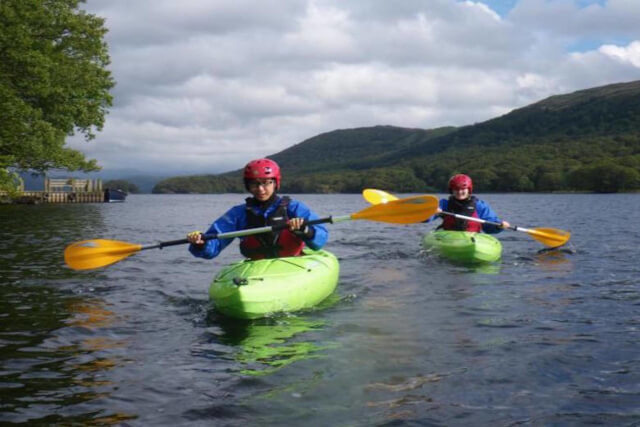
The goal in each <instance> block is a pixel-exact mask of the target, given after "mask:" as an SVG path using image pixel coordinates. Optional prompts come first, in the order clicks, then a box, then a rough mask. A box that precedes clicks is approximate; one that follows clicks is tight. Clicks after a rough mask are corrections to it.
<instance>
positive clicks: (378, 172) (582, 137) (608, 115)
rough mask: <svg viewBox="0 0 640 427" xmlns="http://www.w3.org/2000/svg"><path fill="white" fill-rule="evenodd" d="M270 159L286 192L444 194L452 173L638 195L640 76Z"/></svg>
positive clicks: (368, 131)
mask: <svg viewBox="0 0 640 427" xmlns="http://www.w3.org/2000/svg"><path fill="white" fill-rule="evenodd" d="M269 157H270V158H272V159H274V160H275V161H277V162H278V163H279V164H280V165H281V167H282V170H283V174H284V177H285V178H284V180H283V188H282V191H283V192H291V193H301V192H360V191H361V190H362V189H363V188H366V187H377V188H383V189H385V190H389V191H398V192H414V191H415V192H420V191H435V190H439V191H443V190H444V189H445V188H446V182H447V180H448V178H449V177H450V176H451V175H452V174H453V173H457V172H464V173H467V174H470V175H471V176H472V177H473V178H474V182H475V186H476V189H477V190H478V191H597V192H616V191H637V190H640V81H634V82H630V83H620V84H613V85H608V86H602V87H597V88H592V89H586V90H581V91H578V92H574V93H571V94H566V95H556V96H552V97H550V98H547V99H545V100H542V101H540V102H537V103H534V104H531V105H529V106H527V107H524V108H520V109H517V110H514V111H512V112H510V113H508V114H506V115H504V116H501V117H498V118H495V119H491V120H488V121H486V122H482V123H478V124H474V125H469V126H464V127H460V128H453V127H443V128H438V129H432V130H424V129H406V128H398V127H393V126H375V127H370V128H359V129H348V130H336V131H333V132H328V133H325V134H321V135H318V136H316V137H313V138H310V139H308V140H306V141H304V142H301V143H299V144H297V145H295V146H293V147H290V148H288V149H286V150H284V151H282V152H280V153H276V154H274V155H272V156H269ZM240 177H241V175H240V171H233V172H228V173H226V174H222V175H208V176H190V177H177V178H170V179H167V180H164V181H162V182H160V183H159V184H158V185H156V187H155V188H154V192H159V193H194V192H195V193H208V192H241V191H244V188H243V187H242V182H241V181H242V180H241V178H240Z"/></svg>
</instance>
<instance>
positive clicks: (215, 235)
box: [140, 215, 351, 251]
mask: <svg viewBox="0 0 640 427" xmlns="http://www.w3.org/2000/svg"><path fill="white" fill-rule="evenodd" d="M350 219H351V215H343V216H337V217H334V216H329V217H326V218H318V219H313V220H311V221H305V222H304V223H303V225H314V224H324V223H331V224H334V223H336V222H342V221H347V220H350ZM288 226H289V225H288V224H282V225H270V226H266V227H257V228H248V229H246V230H239V231H229V232H227V233H211V234H203V235H202V239H203V240H205V241H207V240H213V239H232V238H234V237H244V236H251V235H253V234H260V233H270V232H272V231H278V230H282V229H285V228H287V227H288ZM186 243H189V240H187V239H179V240H170V241H167V242H160V243H157V244H155V245H149V246H143V247H142V248H140V250H141V251H144V250H146V249H162V248H166V247H167V246H176V245H184V244H186Z"/></svg>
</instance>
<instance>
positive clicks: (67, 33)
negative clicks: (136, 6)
mask: <svg viewBox="0 0 640 427" xmlns="http://www.w3.org/2000/svg"><path fill="white" fill-rule="evenodd" d="M80 2H81V0H47V1H42V0H2V2H0V169H5V170H6V168H7V167H10V166H13V167H18V168H21V169H30V170H35V171H45V170H47V169H49V168H64V169H69V170H84V171H91V170H97V169H99V167H98V166H97V163H96V161H95V160H87V159H85V158H84V155H83V154H82V153H80V152H79V151H77V150H73V149H71V148H69V147H65V138H66V137H67V136H69V135H72V134H74V133H75V132H76V131H79V132H80V133H81V134H83V135H84V136H85V139H87V140H89V139H92V138H93V137H94V131H95V130H100V129H101V128H102V126H103V124H104V116H105V114H106V109H107V107H108V106H110V105H111V101H112V99H111V95H110V94H109V90H110V89H111V88H112V87H113V85H114V83H113V80H112V78H111V75H110V72H109V71H108V70H107V69H106V66H107V65H108V64H109V56H108V53H107V45H106V44H105V42H104V41H103V36H104V35H105V33H106V29H105V28H104V26H103V24H104V22H103V19H101V18H98V17H96V16H93V15H90V14H87V13H85V12H84V11H82V10H79V9H78V5H79V3H80Z"/></svg>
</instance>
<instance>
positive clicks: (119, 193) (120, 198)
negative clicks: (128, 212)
mask: <svg viewBox="0 0 640 427" xmlns="http://www.w3.org/2000/svg"><path fill="white" fill-rule="evenodd" d="M126 198H127V192H126V191H123V190H120V189H113V188H107V189H106V190H104V201H105V202H106V203H114V202H124V200H125V199H126Z"/></svg>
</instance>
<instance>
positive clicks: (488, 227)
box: [426, 198, 503, 234]
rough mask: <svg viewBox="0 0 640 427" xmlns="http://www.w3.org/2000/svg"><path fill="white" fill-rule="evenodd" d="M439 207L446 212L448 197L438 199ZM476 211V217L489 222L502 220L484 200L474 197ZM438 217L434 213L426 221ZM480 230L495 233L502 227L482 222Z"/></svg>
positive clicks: (500, 230)
mask: <svg viewBox="0 0 640 427" xmlns="http://www.w3.org/2000/svg"><path fill="white" fill-rule="evenodd" d="M439 204H440V209H442V210H443V211H445V212H448V211H449V209H448V207H449V199H448V198H447V199H440V203H439ZM476 213H477V214H478V218H480V219H484V220H485V221H491V222H498V223H499V222H502V220H501V219H500V218H498V215H496V213H495V212H494V211H493V210H492V209H491V206H489V204H488V203H487V202H485V201H484V200H480V199H476ZM436 218H439V216H438V215H434V216H432V217H431V218H429V219H428V220H427V221H426V222H429V221H433V220H434V219H436ZM482 231H484V232H485V233H487V234H497V233H500V232H502V231H503V229H502V228H500V227H497V226H495V225H493V224H482Z"/></svg>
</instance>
